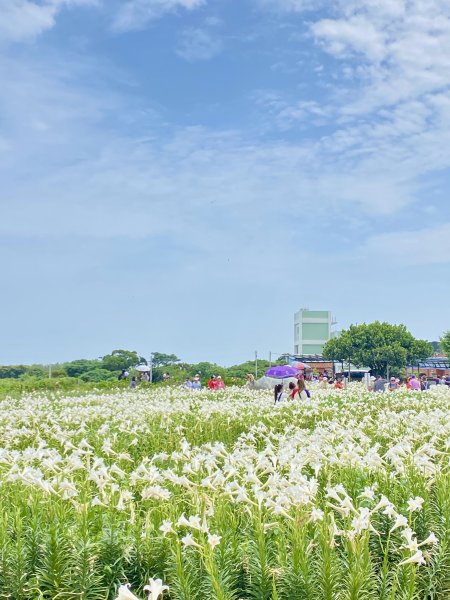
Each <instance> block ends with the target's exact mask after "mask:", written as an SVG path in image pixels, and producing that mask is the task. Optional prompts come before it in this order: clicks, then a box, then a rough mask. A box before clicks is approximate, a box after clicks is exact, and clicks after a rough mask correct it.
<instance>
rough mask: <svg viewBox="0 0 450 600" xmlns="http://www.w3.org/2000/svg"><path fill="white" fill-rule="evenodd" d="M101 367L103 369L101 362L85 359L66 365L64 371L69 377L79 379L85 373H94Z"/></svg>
mask: <svg viewBox="0 0 450 600" xmlns="http://www.w3.org/2000/svg"><path fill="white" fill-rule="evenodd" d="M99 367H101V363H100V361H99V360H88V359H85V358H80V359H79V360H72V361H71V362H67V363H64V369H65V371H66V373H67V375H68V376H69V377H79V376H80V375H82V374H83V373H87V372H88V371H92V370H93V369H97V368H99Z"/></svg>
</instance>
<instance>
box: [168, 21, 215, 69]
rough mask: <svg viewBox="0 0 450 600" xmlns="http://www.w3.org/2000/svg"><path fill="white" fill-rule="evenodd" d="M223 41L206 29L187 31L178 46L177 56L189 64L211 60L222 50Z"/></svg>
mask: <svg viewBox="0 0 450 600" xmlns="http://www.w3.org/2000/svg"><path fill="white" fill-rule="evenodd" d="M222 46H223V45H222V41H221V39H220V38H219V37H218V34H217V33H216V32H214V33H211V32H210V31H207V30H206V29H198V28H196V29H194V28H190V29H185V30H184V31H183V33H182V35H181V39H180V41H179V43H178V46H177V54H178V56H180V57H181V58H184V59H185V60H187V61H189V62H193V61H196V60H209V59H211V58H213V57H214V56H216V55H217V54H219V52H221V50H222Z"/></svg>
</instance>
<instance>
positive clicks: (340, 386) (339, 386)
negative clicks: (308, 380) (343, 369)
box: [334, 379, 344, 390]
mask: <svg viewBox="0 0 450 600" xmlns="http://www.w3.org/2000/svg"><path fill="white" fill-rule="evenodd" d="M334 389H336V390H343V389H344V384H343V382H342V379H336V383H335V384H334Z"/></svg>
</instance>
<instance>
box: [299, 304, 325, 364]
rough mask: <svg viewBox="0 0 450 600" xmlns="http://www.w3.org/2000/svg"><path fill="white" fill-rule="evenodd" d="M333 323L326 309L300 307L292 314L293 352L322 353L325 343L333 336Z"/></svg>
mask: <svg viewBox="0 0 450 600" xmlns="http://www.w3.org/2000/svg"><path fill="white" fill-rule="evenodd" d="M334 324H335V321H334V320H333V317H332V316H331V312H330V311H328V310H309V308H301V309H300V310H299V311H298V312H296V313H295V314H294V354H297V355H299V356H303V355H307V354H319V355H320V354H322V351H323V347H324V345H325V343H326V342H328V340H329V339H330V338H332V337H333V333H332V326H333V325H334Z"/></svg>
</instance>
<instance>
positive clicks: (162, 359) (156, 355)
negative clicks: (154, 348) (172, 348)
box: [152, 352, 180, 367]
mask: <svg viewBox="0 0 450 600" xmlns="http://www.w3.org/2000/svg"><path fill="white" fill-rule="evenodd" d="M152 362H153V366H154V367H167V365H173V364H174V363H178V362H180V359H179V358H178V356H176V355H175V354H163V353H162V352H153V354H152Z"/></svg>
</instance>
